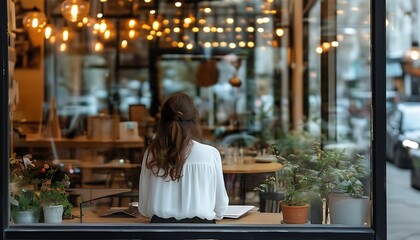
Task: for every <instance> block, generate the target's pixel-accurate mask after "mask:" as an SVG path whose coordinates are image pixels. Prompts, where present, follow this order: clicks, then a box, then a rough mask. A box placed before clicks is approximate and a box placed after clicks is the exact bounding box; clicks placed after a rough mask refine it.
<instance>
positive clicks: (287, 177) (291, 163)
mask: <svg viewBox="0 0 420 240" xmlns="http://www.w3.org/2000/svg"><path fill="white" fill-rule="evenodd" d="M314 142H316V138H314V137H312V136H311V135H310V134H309V133H307V132H306V131H291V132H289V133H287V134H283V135H281V137H280V138H279V139H277V140H275V141H273V142H272V143H271V145H270V148H271V150H272V152H273V153H274V155H275V156H276V158H277V161H278V162H280V163H282V164H283V168H282V170H280V171H278V172H277V173H276V176H275V177H270V178H267V179H266V180H265V182H264V183H262V184H260V186H259V187H256V188H255V189H254V190H257V191H259V192H260V193H262V192H268V191H273V192H275V191H277V192H281V193H282V194H284V200H283V201H281V203H279V204H281V210H282V212H283V218H284V222H285V223H301V224H305V223H307V222H308V218H309V217H310V216H311V215H309V210H310V202H313V199H320V197H319V192H318V191H319V187H317V184H318V182H317V178H316V175H315V172H314V171H313V162H312V160H313V157H314V156H315V152H314V151H313V148H312V147H311V146H312V145H313V144H314ZM283 156H284V157H283ZM289 209H294V210H293V211H295V209H296V210H301V212H302V213H298V214H296V213H294V212H293V213H292V214H289ZM319 209H320V212H321V214H320V215H321V220H320V221H319V222H320V223H321V222H322V204H321V206H320V207H319ZM289 216H290V217H293V216H301V217H302V219H301V220H298V221H296V220H294V219H290V218H289Z"/></svg>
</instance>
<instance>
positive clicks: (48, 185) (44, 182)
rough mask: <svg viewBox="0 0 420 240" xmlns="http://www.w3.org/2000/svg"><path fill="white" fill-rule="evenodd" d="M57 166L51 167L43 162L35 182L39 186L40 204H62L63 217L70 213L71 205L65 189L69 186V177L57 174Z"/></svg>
mask: <svg viewBox="0 0 420 240" xmlns="http://www.w3.org/2000/svg"><path fill="white" fill-rule="evenodd" d="M58 170H59V167H57V168H52V167H50V166H49V165H48V164H44V166H43V168H42V169H41V174H40V175H39V177H40V178H37V179H36V182H37V183H38V184H39V185H40V186H41V188H40V203H41V206H43V207H44V206H53V205H63V208H64V213H63V215H64V217H68V216H70V215H71V210H72V207H73V206H72V205H71V203H70V202H69V194H68V193H67V192H66V189H67V188H68V187H69V186H70V178H69V176H68V175H67V174H64V173H61V174H60V175H58V174H57V173H58V172H57V171H58Z"/></svg>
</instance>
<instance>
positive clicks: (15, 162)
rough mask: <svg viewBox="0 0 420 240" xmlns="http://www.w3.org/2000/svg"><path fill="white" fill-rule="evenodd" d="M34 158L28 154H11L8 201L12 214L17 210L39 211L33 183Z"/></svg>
mask: <svg viewBox="0 0 420 240" xmlns="http://www.w3.org/2000/svg"><path fill="white" fill-rule="evenodd" d="M34 162H35V160H32V156H31V155H30V154H26V155H25V156H23V158H20V157H16V156H12V157H11V158H10V159H9V165H10V176H9V177H10V186H9V192H10V195H9V202H10V210H11V214H12V216H13V215H14V214H15V213H16V212H18V211H28V210H33V211H35V212H39V210H40V202H39V198H38V195H37V191H36V188H35V184H34V183H33V179H32V178H31V176H33V172H34V171H33V168H34V166H35V165H34Z"/></svg>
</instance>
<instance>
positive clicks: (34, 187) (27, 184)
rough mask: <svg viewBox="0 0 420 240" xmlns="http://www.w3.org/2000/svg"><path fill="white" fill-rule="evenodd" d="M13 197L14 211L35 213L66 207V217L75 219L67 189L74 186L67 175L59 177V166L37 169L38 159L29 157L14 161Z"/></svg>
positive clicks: (11, 176) (12, 160)
mask: <svg viewBox="0 0 420 240" xmlns="http://www.w3.org/2000/svg"><path fill="white" fill-rule="evenodd" d="M9 162H10V186H9V188H10V195H9V201H10V204H11V212H12V214H14V213H15V212H16V211H25V210H31V209H33V210H35V211H39V210H40V208H41V207H43V206H49V205H61V204H62V205H63V206H64V214H63V215H64V216H65V217H68V216H71V210H72V207H73V206H72V205H71V203H70V202H69V199H68V193H67V192H66V189H67V188H68V187H69V186H70V178H69V176H68V175H67V174H64V173H61V172H60V173H61V174H58V169H59V168H58V167H57V168H55V169H54V168H52V167H50V166H49V165H48V164H44V165H43V167H42V168H41V169H39V168H36V166H35V162H36V160H34V159H32V155H30V154H26V155H24V156H23V158H19V157H16V156H13V157H12V158H10V161H9Z"/></svg>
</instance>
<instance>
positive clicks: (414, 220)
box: [386, 163, 420, 240]
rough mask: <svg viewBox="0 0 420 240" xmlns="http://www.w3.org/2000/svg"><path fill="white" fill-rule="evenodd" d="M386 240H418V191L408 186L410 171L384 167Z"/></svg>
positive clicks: (419, 193)
mask: <svg viewBox="0 0 420 240" xmlns="http://www.w3.org/2000/svg"><path fill="white" fill-rule="evenodd" d="M386 175H387V176H386V179H387V180H386V187H387V215H388V217H387V225H388V231H387V232H388V240H419V239H420V227H419V226H420V191H417V190H415V189H413V188H411V186H410V170H404V169H399V168H397V167H395V166H394V165H392V164H390V163H387V165H386Z"/></svg>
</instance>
